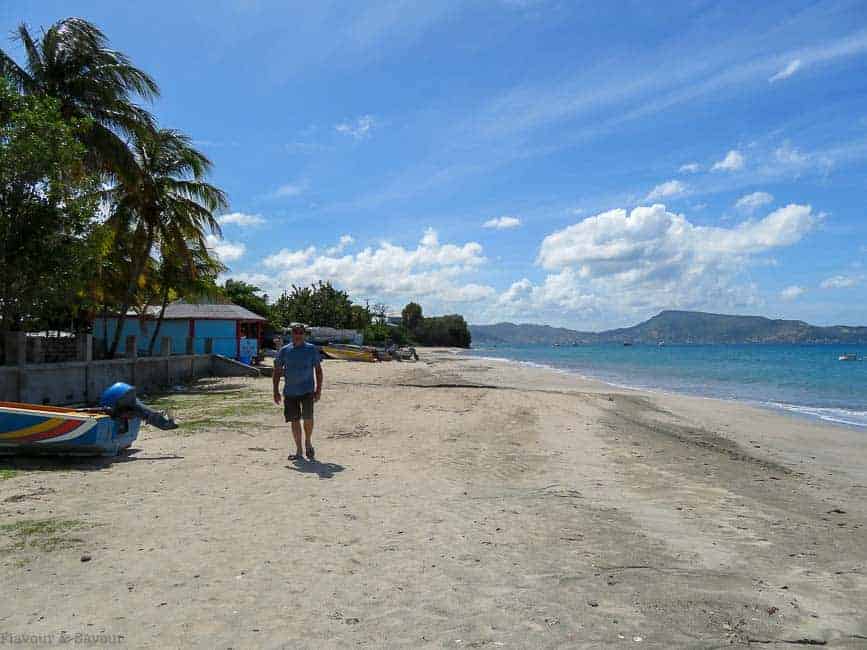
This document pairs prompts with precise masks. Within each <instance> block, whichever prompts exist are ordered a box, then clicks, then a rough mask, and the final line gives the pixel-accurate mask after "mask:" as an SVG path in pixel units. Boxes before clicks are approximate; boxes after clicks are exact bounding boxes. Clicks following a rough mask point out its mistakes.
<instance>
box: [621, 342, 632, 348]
mask: <svg viewBox="0 0 867 650" xmlns="http://www.w3.org/2000/svg"><path fill="white" fill-rule="evenodd" d="M630 345H632V341H624V342H623V346H624V347H629V346H630Z"/></svg>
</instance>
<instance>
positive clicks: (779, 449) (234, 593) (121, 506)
mask: <svg viewBox="0 0 867 650" xmlns="http://www.w3.org/2000/svg"><path fill="white" fill-rule="evenodd" d="M420 353H421V356H422V360H421V361H420V362H418V363H382V364H362V363H351V362H339V361H328V362H325V364H324V370H325V391H324V393H323V398H322V401H321V402H320V403H319V404H318V405H317V424H316V434H315V443H316V448H317V456H318V460H317V461H316V462H314V463H310V462H289V461H287V460H286V455H287V453H288V452H289V449H290V442H289V441H290V435H289V432H288V428H287V426H286V425H285V424H284V423H283V422H282V421H281V420H282V418H281V411H280V409H278V407H276V406H275V405H274V404H273V403H272V402H271V401H270V379H269V378H262V379H222V380H216V379H214V380H204V381H201V382H199V383H198V384H196V385H195V386H192V387H190V389H188V390H186V391H184V392H180V393H177V394H174V395H172V396H169V397H167V398H164V399H162V400H160V401H158V402H157V403H158V404H162V405H168V406H171V407H172V408H173V410H174V412H175V414H176V415H177V417H178V418H179V419H180V420H182V421H183V422H184V426H183V427H182V428H181V429H179V430H178V431H176V432H161V431H156V430H154V429H151V428H146V429H145V430H143V433H142V435H141V436H140V438H139V440H138V441H137V443H136V444H135V445H134V450H133V453H131V454H129V455H128V456H127V457H124V458H121V459H118V461H116V462H113V463H82V462H78V463H73V464H69V463H49V462H43V461H32V460H27V461H24V462H22V463H19V467H18V469H17V470H16V469H14V468H12V465H10V464H8V463H6V464H3V465H2V467H3V468H6V469H10V468H12V471H5V473H4V474H2V475H0V476H9V478H5V479H3V480H0V580H2V585H3V594H4V598H2V599H0V641H2V635H3V634H6V635H25V636H26V635H31V636H32V635H53V636H52V638H53V640H54V642H55V643H56V642H57V641H58V639H60V634H61V632H63V633H65V634H66V635H68V637H70V638H76V637H75V635H77V634H85V635H88V636H86V637H78V638H79V639H81V640H82V641H92V642H93V644H92V645H101V646H103V647H104V646H105V645H108V644H110V643H112V642H117V643H115V644H114V645H120V646H129V647H160V648H165V647H205V648H230V647H231V648H252V647H268V648H281V647H286V648H297V647H309V648H322V647H346V646H361V647H423V646H429V647H449V648H463V647H491V648H500V647H503V648H546V647H550V648H554V647H600V646H613V647H652V648H669V647H690V648H712V647H721V646H727V647H730V646H732V645H733V646H738V645H750V644H762V645H763V646H764V645H765V644H774V647H786V646H787V645H791V646H792V647H794V645H796V644H797V645H803V644H827V645H828V646H832V647H852V648H863V647H867V614H865V612H867V543H865V541H864V540H865V530H867V529H865V527H864V523H865V521H867V499H865V497H867V433H865V432H859V431H857V430H852V429H846V428H842V427H835V426H832V425H827V424H822V423H814V422H812V421H808V420H804V419H800V418H796V417H792V416H788V415H784V414H777V413H774V412H770V411H764V410H758V409H754V408H750V407H747V406H743V405H738V404H734V403H728V402H723V401H717V400H710V399H700V398H690V397H680V396H671V395H661V394H654V393H648V392H640V391H628V390H622V389H615V388H612V387H610V386H607V385H604V384H601V383H596V382H591V381H587V380H583V379H580V378H577V377H574V376H568V375H564V374H562V373H556V372H553V371H548V370H544V369H538V368H527V367H520V366H516V365H513V364H508V363H502V362H495V361H488V360H481V359H467V358H462V357H461V356H460V355H457V354H455V353H454V352H452V351H448V350H424V351H420ZM0 471H4V470H0ZM85 557H86V558H89V560H88V561H82V559H83V558H85ZM8 638H10V637H7V639H8ZM41 638H45V636H43V637H41ZM25 640H26V638H25ZM31 640H32V641H35V640H36V639H35V637H34V638H33V639H31ZM6 642H9V641H8V640H7V641H6ZM84 645H86V644H84V643H81V644H79V647H83V646H84Z"/></svg>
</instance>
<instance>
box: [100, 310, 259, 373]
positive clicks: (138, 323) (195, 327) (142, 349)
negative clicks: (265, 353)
mask: <svg viewBox="0 0 867 650" xmlns="http://www.w3.org/2000/svg"><path fill="white" fill-rule="evenodd" d="M159 312H160V310H159V307H151V308H148V310H147V312H146V313H145V314H138V313H134V312H130V313H129V314H128V315H127V317H126V318H125V319H124V322H123V329H122V330H121V339H120V340H121V341H122V342H123V341H125V340H126V337H127V336H135V337H136V347H137V348H138V353H139V354H141V355H144V354H147V351H148V348H149V346H150V341H151V337H152V336H153V333H154V330H155V329H156V326H157V320H158V318H159ZM117 321H118V319H117V318H112V317H108V318H102V317H99V318H97V319H96V320H95V321H94V324H93V338H94V342H95V343H97V344H99V342H101V341H108V342H109V344H110V342H111V341H112V340H113V338H114V333H115V331H116V329H117ZM264 326H265V319H264V318H262V317H261V316H259V315H258V314H254V313H253V312H251V311H250V310H249V309H245V308H244V307H241V306H240V305H235V304H232V303H227V304H197V303H188V302H184V301H182V300H178V301H176V302H173V303H170V304H169V305H167V306H166V313H165V315H164V316H163V322H162V325H161V326H160V331H159V335H158V339H162V338H163V337H169V338H170V339H171V341H172V352H173V353H175V354H183V353H184V352H186V350H187V342H188V340H190V342H191V344H192V348H193V352H194V353H195V354H204V353H205V351H206V350H205V347H206V341H207V340H208V339H210V340H211V352H213V353H214V354H222V355H224V356H227V357H231V358H233V359H240V358H241V357H242V356H250V354H249V350H250V347H251V345H250V344H251V343H252V341H255V342H256V345H255V347H256V349H258V348H259V347H260V346H261V344H262V336H263V328H264ZM121 346H123V343H121ZM159 349H160V341H159V340H157V342H156V346H155V347H154V353H155V354H158V353H159Z"/></svg>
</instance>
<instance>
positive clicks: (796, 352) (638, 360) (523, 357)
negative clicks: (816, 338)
mask: <svg viewBox="0 0 867 650" xmlns="http://www.w3.org/2000/svg"><path fill="white" fill-rule="evenodd" d="M844 352H854V353H856V354H857V355H858V357H859V359H863V358H865V357H867V346H857V345H854V346H853V345H849V346H838V345H665V346H661V347H660V346H656V345H639V344H636V345H633V346H623V345H584V346H574V347H573V346H561V347H552V346H550V345H515V346H505V345H502V346H501V345H497V346H484V345H480V346H478V347H474V348H473V349H472V350H471V352H470V353H471V354H472V355H475V356H481V357H490V358H500V359H508V360H511V361H518V362H523V363H530V364H538V365H542V366H547V367H552V368H557V369H560V370H565V371H568V372H575V373H577V374H580V375H582V376H585V377H591V378H594V379H600V380H602V381H605V382H608V383H611V384H615V385H618V386H627V387H631V388H642V389H651V390H662V391H666V392H673V393H685V394H688V395H701V396H704V397H716V398H722V399H732V400H738V401H744V402H749V403H751V404H758V405H761V406H766V407H771V408H775V409H781V410H784V411H788V412H791V413H797V414H800V415H804V416H807V417H813V418H819V419H822V420H826V421H829V422H834V423H837V424H843V425H847V426H851V427H864V428H867V361H863V360H859V361H846V362H844V361H838V357H839V356H840V355H841V354H843V353H844Z"/></svg>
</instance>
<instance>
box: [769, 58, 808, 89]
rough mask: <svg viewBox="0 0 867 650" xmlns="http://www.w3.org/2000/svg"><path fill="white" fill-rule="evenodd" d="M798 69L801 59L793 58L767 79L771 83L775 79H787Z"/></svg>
mask: <svg viewBox="0 0 867 650" xmlns="http://www.w3.org/2000/svg"><path fill="white" fill-rule="evenodd" d="M800 69H801V59H795V60H794V61H790V62H789V64H788V65H787V66H786V67H785V68H783V69H782V70H780V71H779V72H778V73H777V74H775V75H774V76H773V77H771V78H770V79H768V81H770V82H771V83H774V82H775V81H781V80H783V79H788V78H789V77H791V76H792V75H793V74H795V73H796V72H797V71H798V70H800Z"/></svg>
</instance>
